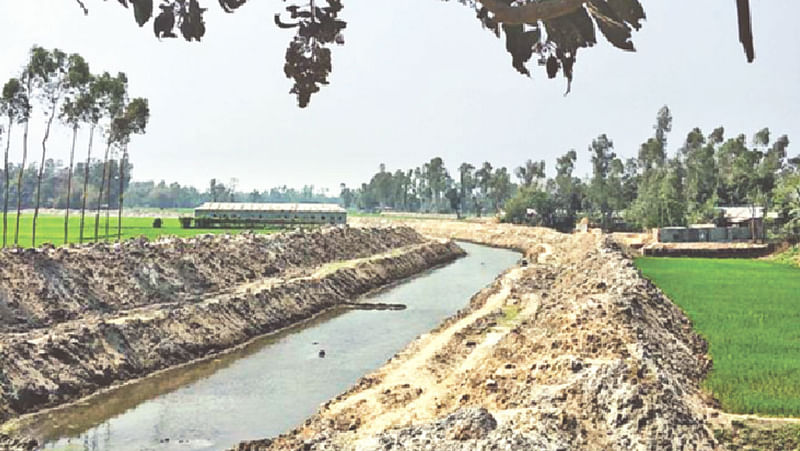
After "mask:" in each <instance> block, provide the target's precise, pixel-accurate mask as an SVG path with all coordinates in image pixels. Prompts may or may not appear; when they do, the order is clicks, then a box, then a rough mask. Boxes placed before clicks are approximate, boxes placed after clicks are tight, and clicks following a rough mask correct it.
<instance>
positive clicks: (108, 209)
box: [104, 167, 111, 242]
mask: <svg viewBox="0 0 800 451" xmlns="http://www.w3.org/2000/svg"><path fill="white" fill-rule="evenodd" d="M108 169H109V171H108V189H107V190H106V237H105V238H104V241H106V242H108V234H109V224H108V221H109V218H110V216H111V168H110V167H109V168H108Z"/></svg>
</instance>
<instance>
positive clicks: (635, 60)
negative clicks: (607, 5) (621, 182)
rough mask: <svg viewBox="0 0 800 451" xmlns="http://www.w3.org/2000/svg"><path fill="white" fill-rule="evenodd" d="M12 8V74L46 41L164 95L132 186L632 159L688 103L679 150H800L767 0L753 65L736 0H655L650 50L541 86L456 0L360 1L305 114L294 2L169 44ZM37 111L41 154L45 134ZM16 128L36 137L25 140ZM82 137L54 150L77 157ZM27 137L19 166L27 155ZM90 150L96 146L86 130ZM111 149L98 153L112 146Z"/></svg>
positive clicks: (2, 12) (784, 28) (101, 15)
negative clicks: (774, 146) (744, 146)
mask: <svg viewBox="0 0 800 451" xmlns="http://www.w3.org/2000/svg"><path fill="white" fill-rule="evenodd" d="M85 3H86V4H87V6H88V7H89V8H90V14H89V15H88V16H84V15H83V13H82V11H81V10H80V8H79V7H78V6H77V4H76V3H75V2H74V1H71V0H59V1H53V0H13V1H12V0H0V49H2V50H0V51H2V59H0V80H6V79H7V78H8V77H10V76H14V75H16V74H17V73H18V71H19V70H20V67H21V65H22V64H23V62H24V61H25V60H26V55H27V52H28V49H29V48H30V47H31V46H32V45H33V44H34V43H36V44H39V45H42V46H45V47H59V48H61V49H63V50H65V51H68V52H78V53H80V54H82V55H84V56H85V57H86V58H87V60H88V61H89V62H90V64H91V65H92V70H93V71H95V72H99V71H103V70H108V71H112V72H116V71H124V72H126V73H127V74H128V77H129V79H130V92H131V95H133V96H143V97H147V98H149V99H150V105H151V110H152V117H151V123H150V126H149V129H148V133H147V135H145V136H143V137H135V138H134V140H133V142H132V145H131V148H130V151H131V159H132V162H133V164H134V179H136V180H147V179H155V180H160V179H165V180H166V181H167V182H171V181H178V182H180V183H182V184H193V185H195V186H198V187H205V186H206V185H207V183H208V180H209V179H210V178H212V177H216V178H218V179H220V180H222V181H227V180H228V179H230V178H231V177H236V178H238V179H239V181H240V187H241V188H242V189H244V190H250V189H253V188H258V189H264V188H268V187H272V186H277V185H283V184H286V185H289V186H301V185H303V184H306V183H313V184H315V185H317V186H326V187H329V188H331V189H333V190H335V191H338V184H339V183H340V182H346V183H348V184H349V185H356V184H359V183H360V182H362V181H366V180H368V178H369V177H370V176H371V175H372V174H373V173H374V172H375V170H376V169H377V168H378V165H379V164H380V163H385V164H386V166H387V168H389V169H392V170H394V169H396V168H410V167H415V166H419V165H420V164H422V163H423V162H424V161H427V160H429V159H430V158H431V157H432V156H441V157H442V158H444V160H445V163H446V164H447V166H448V168H449V169H450V170H451V172H454V171H455V169H456V168H457V167H458V165H459V164H460V163H461V162H463V161H469V162H472V163H473V164H475V165H477V164H479V163H480V162H482V161H484V160H489V161H491V162H492V163H493V164H494V165H495V166H501V165H504V166H508V167H509V169H511V168H513V167H515V166H518V165H519V164H520V163H522V162H523V161H524V160H525V159H528V158H532V159H534V160H538V159H545V160H546V161H547V163H548V170H549V171H552V168H553V163H554V159H555V157H556V156H558V155H561V154H563V153H564V152H565V151H567V150H569V149H570V148H575V149H576V150H578V155H579V174H580V175H583V174H585V173H587V172H588V171H589V164H588V152H587V151H586V147H587V145H588V144H589V143H590V141H591V139H592V138H594V137H596V136H597V135H598V134H600V133H607V134H608V135H609V136H610V137H611V139H612V140H613V141H614V144H615V148H616V152H617V154H618V155H621V156H623V157H630V156H634V155H635V154H636V152H637V149H638V146H639V144H640V143H641V142H642V141H644V140H645V139H646V138H647V137H648V136H650V135H651V134H652V124H653V122H654V117H655V113H656V111H657V110H658V108H659V107H661V106H662V105H664V104H668V105H669V106H670V108H671V109H672V111H673V115H674V123H673V133H672V134H671V135H670V147H671V148H672V149H676V148H677V147H678V146H679V145H680V144H681V143H682V142H683V139H684V137H685V136H686V133H687V132H688V131H689V130H690V129H691V128H692V127H694V126H700V127H701V128H702V129H703V130H704V131H705V132H706V133H707V132H709V131H710V130H711V129H712V128H713V127H716V126H719V125H723V126H725V128H726V132H727V133H726V134H727V135H728V136H730V135H732V134H738V133H740V132H744V133H746V134H747V135H748V136H752V134H753V133H754V132H755V131H756V130H758V129H760V128H761V127H764V126H769V127H770V128H771V130H772V132H773V135H775V136H777V135H778V134H784V133H785V134H788V135H789V138H790V140H793V141H795V144H793V145H791V146H790V148H789V150H790V154H792V155H796V154H798V152H799V151H800V40H799V39H798V36H797V31H796V30H797V20H798V17H800V2H798V1H796V0H770V1H769V2H761V1H759V2H753V5H752V14H753V21H754V23H753V32H754V36H755V49H756V60H755V63H753V64H747V63H746V60H745V56H744V53H743V51H742V47H741V45H740V43H739V42H738V34H737V28H736V10H735V2H733V1H732V0H713V1H712V0H708V1H702V2H698V1H696V0H671V1H666V0H660V1H645V2H643V3H644V7H645V10H646V13H647V17H648V18H647V21H646V22H645V23H644V26H643V28H642V29H641V31H639V32H636V33H635V34H634V36H633V41H634V43H635V45H636V47H637V50H638V51H637V52H636V53H627V52H622V51H619V50H617V49H614V48H612V47H610V46H609V45H608V44H607V43H606V42H605V40H604V38H602V36H599V37H598V40H599V41H600V43H599V44H598V45H597V46H595V47H594V48H591V49H582V50H581V51H580V52H579V53H578V61H577V63H576V66H575V80H574V82H573V84H572V93H571V94H569V95H568V96H566V97H564V96H563V92H564V89H565V82H564V80H563V79H561V78H557V79H555V80H547V79H546V77H545V74H544V73H543V71H541V70H540V69H539V68H535V67H533V65H534V64H535V63H533V64H530V65H529V67H531V68H532V74H533V77H532V78H526V77H524V76H521V75H519V74H518V73H517V72H516V71H515V70H514V69H513V68H512V67H511V57H510V55H509V54H508V53H506V51H505V43H504V41H502V40H499V39H497V38H496V37H495V36H494V35H492V34H491V33H489V32H488V31H486V30H483V29H481V27H480V24H479V22H478V21H477V20H476V19H475V17H474V11H472V10H470V9H468V8H466V7H464V6H462V5H460V4H458V3H457V2H455V1H451V2H442V1H439V0H355V1H354V0H345V2H344V5H345V8H344V10H343V11H342V13H341V14H340V18H342V19H344V20H346V21H347V22H348V25H347V28H346V29H345V33H344V34H345V40H346V44H345V45H344V46H337V47H334V48H333V72H332V75H331V76H330V78H329V80H330V85H329V86H324V87H322V90H321V92H319V93H317V94H315V95H314V96H313V97H312V98H311V104H310V106H309V107H308V108H306V109H299V108H298V107H297V106H296V98H295V97H294V96H293V95H290V94H289V93H288V91H289V89H290V88H291V85H292V81H291V80H289V79H286V78H285V76H284V74H283V64H284V53H285V51H286V46H287V43H288V42H289V40H290V39H291V37H292V36H293V35H294V31H293V30H281V29H278V28H277V27H275V25H274V24H273V22H272V20H273V19H272V16H273V14H274V13H275V12H277V11H280V10H281V9H282V8H283V7H284V6H285V3H284V2H279V1H267V0H251V1H250V2H249V3H248V4H246V5H245V6H244V7H242V8H241V9H240V10H239V11H238V12H236V13H235V14H224V13H223V12H222V11H221V10H220V8H219V7H218V4H217V2H216V1H213V0H206V1H205V2H204V6H207V7H208V8H209V12H208V13H207V14H206V20H207V30H208V31H207V33H206V37H205V39H204V40H203V42H201V43H187V42H185V41H183V40H182V39H175V40H168V41H164V42H159V41H158V40H156V39H155V37H154V36H153V34H152V31H151V26H152V25H151V24H147V25H146V26H145V28H144V29H140V28H138V27H137V26H136V24H135V22H134V21H133V17H132V12H131V11H128V10H125V9H124V8H122V7H120V6H119V4H118V2H117V1H112V0H110V1H100V0H85ZM40 118H41V116H40V115H39V113H37V116H36V119H37V120H36V125H35V127H33V128H32V132H31V133H32V137H31V149H32V150H31V156H32V157H33V158H34V159H36V158H38V155H39V153H38V152H37V150H39V144H38V141H40V139H41V129H42V127H41V126H40V125H39V124H40V123H41V122H43V121H42V120H39V119H40ZM16 133H17V134H16V137H17V138H19V137H20V135H21V133H20V132H19V130H17V132H16ZM68 143H69V133H68V131H66V130H65V129H63V128H62V129H60V130H58V132H57V133H56V135H55V136H54V137H53V138H52V146H51V149H52V151H51V155H52V156H53V157H55V158H59V159H66V158H67V157H68V150H69V149H68ZM19 144H20V141H19V139H17V140H15V141H14V144H13V146H12V159H13V160H14V161H19V159H20V157H21V146H20V145H19ZM79 145H80V146H81V147H80V149H81V150H80V154H83V153H84V152H85V150H84V146H85V136H81V142H80V144H79ZM98 150H99V149H98Z"/></svg>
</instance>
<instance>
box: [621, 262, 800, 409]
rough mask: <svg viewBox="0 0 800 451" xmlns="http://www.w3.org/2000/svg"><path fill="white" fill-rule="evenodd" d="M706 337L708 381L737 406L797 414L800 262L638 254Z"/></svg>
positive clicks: (649, 275) (714, 390) (641, 264)
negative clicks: (710, 364)
mask: <svg viewBox="0 0 800 451" xmlns="http://www.w3.org/2000/svg"><path fill="white" fill-rule="evenodd" d="M636 265H637V267H638V268H639V269H641V271H642V273H643V274H644V276H645V277H647V278H648V279H650V280H652V281H653V282H654V283H655V284H656V285H658V287H659V288H661V289H662V290H663V291H664V293H666V294H667V296H669V297H670V299H672V300H673V301H674V302H675V303H676V304H678V305H679V306H680V307H681V308H682V309H683V310H684V311H685V312H686V313H687V315H688V316H689V317H690V318H691V320H692V322H693V323H694V327H695V330H697V331H698V332H699V333H700V334H701V335H702V336H704V337H705V338H706V340H708V342H709V345H710V353H711V357H712V359H713V361H714V367H713V370H712V371H711V374H710V375H709V377H708V379H707V380H706V381H705V388H706V389H708V390H709V391H711V393H713V395H714V396H715V397H716V398H717V399H719V400H720V401H721V402H722V408H723V410H725V411H728V412H732V413H746V414H760V415H771V416H793V417H798V416H800V327H798V324H800V269H798V268H796V267H793V266H791V265H788V264H783V263H776V262H769V261H763V260H735V259H729V260H720V259H700V258H639V259H637V260H636Z"/></svg>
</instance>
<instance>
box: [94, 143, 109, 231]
mask: <svg viewBox="0 0 800 451" xmlns="http://www.w3.org/2000/svg"><path fill="white" fill-rule="evenodd" d="M109 151H111V141H109V142H108V143H107V144H106V154H105V156H104V157H103V177H102V178H101V179H100V193H99V194H98V196H97V212H96V213H95V215H94V241H95V242H97V240H98V234H99V232H100V209H101V208H102V207H103V188H105V186H106V172H108V152H109ZM109 187H110V185H109Z"/></svg>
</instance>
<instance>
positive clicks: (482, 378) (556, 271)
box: [237, 221, 720, 451]
mask: <svg viewBox="0 0 800 451" xmlns="http://www.w3.org/2000/svg"><path fill="white" fill-rule="evenodd" d="M367 223H369V224H370V225H375V223H372V222H367ZM362 224H363V222H362ZM404 224H405V225H408V226H411V227H413V228H415V229H416V230H418V231H419V232H420V233H423V234H426V235H430V236H437V237H453V238H458V239H466V240H470V241H475V242H479V243H484V244H489V245H494V246H504V247H513V248H516V249H520V250H523V251H525V252H526V254H527V255H528V258H529V262H530V263H528V264H527V265H524V266H519V267H516V268H512V269H511V270H509V271H507V272H506V273H504V274H503V275H501V276H500V277H498V279H497V280H496V281H495V283H494V284H493V285H491V286H489V287H487V288H486V289H484V290H483V291H481V292H480V293H478V294H477V295H476V296H475V297H473V299H472V300H471V302H470V305H469V307H468V308H467V309H465V310H463V311H462V312H460V313H459V314H458V315H456V316H455V317H453V318H451V319H449V320H447V321H446V322H445V323H444V324H442V325H441V326H440V327H439V328H437V329H436V330H434V331H432V332H431V333H429V334H426V335H423V336H421V337H420V338H419V339H417V340H416V341H414V342H413V343H411V344H410V345H409V346H408V347H407V348H406V349H405V350H404V351H402V352H400V353H399V354H397V355H396V356H395V357H394V358H393V359H391V360H390V361H389V362H388V363H387V364H386V365H385V366H384V367H382V368H380V369H379V370H377V371H375V372H373V373H371V374H369V375H366V376H365V377H364V378H362V379H361V380H360V381H359V382H358V383H357V384H356V385H355V386H354V387H352V388H351V390H349V391H348V392H347V393H344V394H342V395H340V396H339V397H337V398H336V399H333V400H331V401H329V402H328V403H326V404H324V405H323V406H322V407H321V408H320V410H319V411H318V412H317V413H316V414H315V415H313V416H312V417H310V418H309V419H308V420H307V421H306V422H305V423H304V424H303V425H301V426H299V427H298V428H297V429H295V430H293V431H291V432H289V433H287V434H286V435H283V436H280V437H277V438H272V439H264V440H260V441H253V442H247V443H242V444H240V445H239V447H238V448H237V449H238V450H239V451H254V450H290V449H292V450H294V449H326V450H351V449H359V450H362V449H363V450H379V449H380V450H384V449H437V450H472V449H519V450H523V449H525V450H527V449H541V450H564V449H587V450H589V449H591V450H594V449H626V450H627V449H640V450H652V449H659V450H662V449H676V450H677V449H716V448H718V447H719V446H720V445H719V444H718V443H717V440H716V438H715V436H714V433H713V430H712V429H713V428H712V426H711V425H710V423H709V417H708V407H707V406H708V402H707V401H708V400H707V399H706V396H705V395H704V394H703V392H702V390H701V388H700V384H701V381H702V380H703V378H704V377H705V375H706V373H707V371H708V370H709V369H710V361H709V359H708V358H707V355H706V352H707V349H706V348H707V345H706V343H705V342H704V341H703V340H702V339H701V338H700V337H699V336H698V335H696V334H695V332H694V331H693V330H692V327H691V323H690V321H689V320H688V318H687V317H686V316H685V315H684V314H683V312H682V311H681V310H680V309H678V308H677V307H676V306H675V305H674V304H673V303H672V302H670V301H669V299H667V298H666V297H665V296H664V295H663V294H662V293H661V292H660V290H658V289H657V288H656V287H655V286H654V285H653V284H651V283H650V282H649V281H647V280H646V279H644V278H643V277H641V275H640V274H639V272H638V271H637V270H636V269H635V267H634V266H633V264H632V262H631V260H629V259H628V258H627V257H626V256H625V255H624V254H623V253H622V252H621V251H620V250H619V249H618V248H617V246H616V244H615V243H614V242H613V241H612V240H611V239H609V238H608V237H607V236H603V235H599V234H576V235H564V234H559V233H556V232H553V231H551V230H547V229H537V228H527V227H515V226H510V225H493V224H471V223H465V222H445V221H406V222H404Z"/></svg>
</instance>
